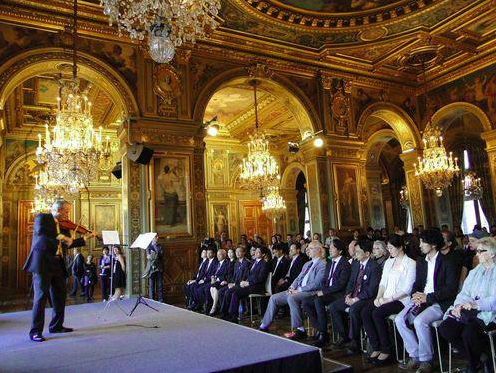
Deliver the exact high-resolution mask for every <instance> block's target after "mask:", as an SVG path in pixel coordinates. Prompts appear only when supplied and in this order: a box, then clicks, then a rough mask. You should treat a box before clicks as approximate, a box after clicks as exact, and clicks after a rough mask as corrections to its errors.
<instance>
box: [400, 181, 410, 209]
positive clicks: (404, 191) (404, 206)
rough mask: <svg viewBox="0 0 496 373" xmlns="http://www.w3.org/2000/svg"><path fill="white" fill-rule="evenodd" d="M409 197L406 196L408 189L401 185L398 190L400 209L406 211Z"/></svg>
mask: <svg viewBox="0 0 496 373" xmlns="http://www.w3.org/2000/svg"><path fill="white" fill-rule="evenodd" d="M409 199H410V198H409V195H408V188H407V187H406V186H405V185H403V186H402V187H401V190H400V206H401V208H402V209H404V210H407V209H408V207H409V203H408V202H409Z"/></svg>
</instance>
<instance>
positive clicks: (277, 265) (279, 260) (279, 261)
mask: <svg viewBox="0 0 496 373" xmlns="http://www.w3.org/2000/svg"><path fill="white" fill-rule="evenodd" d="M281 260H282V259H277V263H276V268H274V273H276V271H277V267H279V263H281Z"/></svg>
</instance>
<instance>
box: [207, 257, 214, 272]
mask: <svg viewBox="0 0 496 373" xmlns="http://www.w3.org/2000/svg"><path fill="white" fill-rule="evenodd" d="M213 260H214V258H212V259H209V260H208V264H207V272H208V269H209V268H210V264H212V261H213Z"/></svg>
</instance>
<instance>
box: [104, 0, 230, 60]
mask: <svg viewBox="0 0 496 373" xmlns="http://www.w3.org/2000/svg"><path fill="white" fill-rule="evenodd" d="M101 5H102V6H103V14H105V15H106V16H108V17H109V24H110V25H111V26H112V25H113V24H116V25H117V29H118V32H119V36H122V34H123V33H124V32H125V33H128V34H129V37H130V38H131V39H137V40H143V39H144V38H145V36H146V34H147V33H148V46H149V48H150V56H151V57H152V58H153V60H154V61H156V62H158V63H167V62H170V61H171V60H172V58H173V57H174V54H175V49H176V48H177V47H179V46H181V45H182V44H183V43H187V42H189V43H193V44H194V43H195V42H196V40H197V39H199V38H205V37H206V36H207V35H208V34H209V33H210V32H211V31H213V30H215V29H216V28H217V26H218V22H217V21H216V20H215V17H216V16H217V15H218V13H219V10H220V6H221V5H220V0H101Z"/></svg>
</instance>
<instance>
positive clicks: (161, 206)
mask: <svg viewBox="0 0 496 373" xmlns="http://www.w3.org/2000/svg"><path fill="white" fill-rule="evenodd" d="M151 166H152V167H150V173H151V182H150V184H151V185H152V206H151V207H152V208H151V211H152V219H151V220H152V230H153V231H154V232H157V233H158V234H159V235H160V236H165V237H174V236H190V235H191V234H192V231H191V198H190V194H191V188H190V181H191V177H190V157H189V156H188V155H180V154H171V155H169V154H162V155H160V154H158V155H157V154H156V155H155V156H154V158H153V161H152V164H151Z"/></svg>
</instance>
